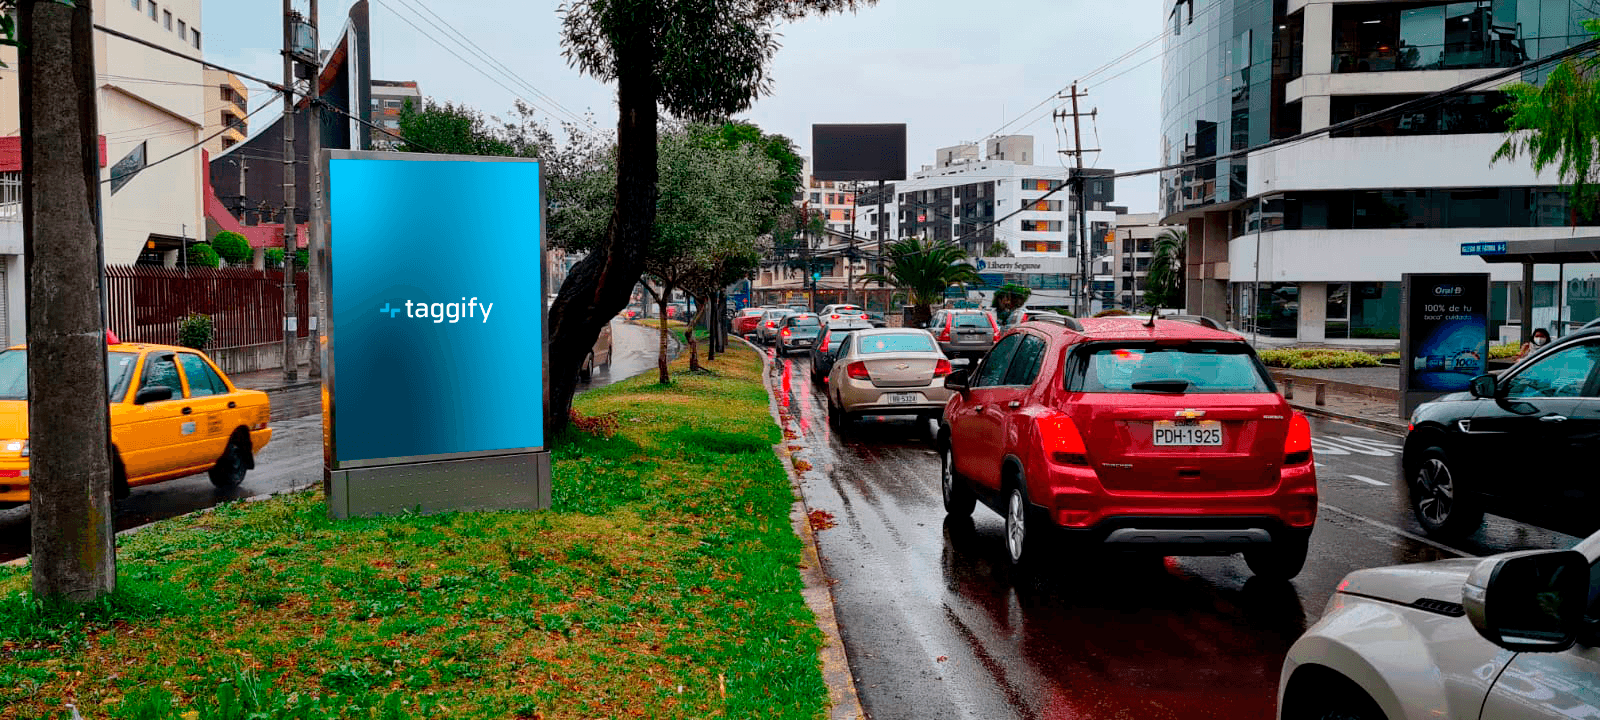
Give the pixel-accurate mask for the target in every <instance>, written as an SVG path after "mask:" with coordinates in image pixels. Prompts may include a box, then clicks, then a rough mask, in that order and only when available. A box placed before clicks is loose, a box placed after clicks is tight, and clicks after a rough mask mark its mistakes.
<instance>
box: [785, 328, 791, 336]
mask: <svg viewBox="0 0 1600 720" xmlns="http://www.w3.org/2000/svg"><path fill="white" fill-rule="evenodd" d="M789 331H790V328H784V329H783V336H784V337H789Z"/></svg>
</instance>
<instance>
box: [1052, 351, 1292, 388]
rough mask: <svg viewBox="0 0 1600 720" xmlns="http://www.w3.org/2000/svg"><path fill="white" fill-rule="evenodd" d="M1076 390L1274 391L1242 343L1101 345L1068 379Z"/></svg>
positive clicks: (1085, 356) (1085, 358) (1084, 359)
mask: <svg viewBox="0 0 1600 720" xmlns="http://www.w3.org/2000/svg"><path fill="white" fill-rule="evenodd" d="M1068 382H1069V387H1068V390H1071V391H1074V392H1091V393H1101V392H1118V393H1158V392H1168V393H1175V392H1185V393H1248V392H1262V393H1264V392H1272V386H1271V385H1269V384H1268V381H1267V374H1266V369H1265V368H1263V367H1262V366H1261V364H1260V363H1259V362H1257V361H1256V359H1255V358H1254V357H1252V356H1251V355H1250V346H1248V345H1245V344H1244V343H1189V344H1187V345H1182V346H1178V347H1171V346H1161V345H1155V344H1150V343H1118V344H1115V345H1108V344H1097V345H1094V346H1091V348H1090V349H1088V350H1086V351H1085V354H1084V357H1083V359H1082V361H1081V362H1080V363H1079V364H1078V365H1077V366H1076V369H1075V371H1074V372H1073V374H1072V378H1071V379H1070V380H1069V381H1068Z"/></svg>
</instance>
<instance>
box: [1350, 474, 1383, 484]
mask: <svg viewBox="0 0 1600 720" xmlns="http://www.w3.org/2000/svg"><path fill="white" fill-rule="evenodd" d="M1350 479H1352V480H1360V481H1361V482H1364V483H1366V484H1368V485H1377V486H1378V487H1389V483H1386V482H1384V481H1382V480H1373V479H1372V478H1369V477H1367V476H1365V475H1351V476H1350Z"/></svg>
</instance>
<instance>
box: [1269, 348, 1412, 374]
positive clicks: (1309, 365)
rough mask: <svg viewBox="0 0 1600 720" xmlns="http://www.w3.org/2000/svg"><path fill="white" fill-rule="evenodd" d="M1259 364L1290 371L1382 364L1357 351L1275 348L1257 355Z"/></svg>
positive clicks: (1367, 354)
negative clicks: (1259, 358)
mask: <svg viewBox="0 0 1600 720" xmlns="http://www.w3.org/2000/svg"><path fill="white" fill-rule="evenodd" d="M1258 354H1259V355H1260V356H1261V362H1264V363H1266V364H1267V366H1269V367H1281V368H1289V369H1292V370H1321V369H1324V368H1350V367H1378V366H1379V365H1381V364H1382V363H1379V362H1378V359H1377V358H1375V357H1373V356H1372V355H1371V354H1370V353H1364V352H1361V351H1359V350H1332V349H1324V348H1275V349H1269V350H1262V351H1261V352H1260V353H1258Z"/></svg>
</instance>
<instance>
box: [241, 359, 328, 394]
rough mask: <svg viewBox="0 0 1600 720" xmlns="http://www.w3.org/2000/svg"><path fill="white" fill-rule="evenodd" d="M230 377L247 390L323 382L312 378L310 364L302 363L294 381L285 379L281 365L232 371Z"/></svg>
mask: <svg viewBox="0 0 1600 720" xmlns="http://www.w3.org/2000/svg"><path fill="white" fill-rule="evenodd" d="M228 379H229V380H232V381H233V384H234V385H237V386H239V387H242V388H245V389H247V390H260V391H262V392H269V393H270V392H279V391H284V390H292V389H295V388H302V387H310V386H312V385H321V384H322V381H321V380H312V379H311V366H310V365H301V366H300V367H299V368H297V369H296V370H295V381H294V382H293V383H286V382H284V381H283V368H281V367H275V368H267V369H266V370H252V371H250V372H242V373H232V374H230V375H228Z"/></svg>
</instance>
